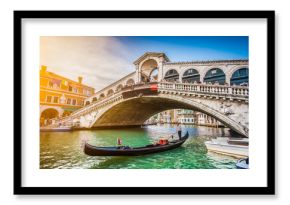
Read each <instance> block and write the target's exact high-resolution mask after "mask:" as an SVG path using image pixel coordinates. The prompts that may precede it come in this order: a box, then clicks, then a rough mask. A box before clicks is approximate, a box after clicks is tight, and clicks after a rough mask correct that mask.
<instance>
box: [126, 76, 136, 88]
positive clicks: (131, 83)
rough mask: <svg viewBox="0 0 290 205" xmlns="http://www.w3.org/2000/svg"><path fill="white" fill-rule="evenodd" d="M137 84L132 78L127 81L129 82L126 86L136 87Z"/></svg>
mask: <svg viewBox="0 0 290 205" xmlns="http://www.w3.org/2000/svg"><path fill="white" fill-rule="evenodd" d="M134 84H135V81H134V80H133V79H132V78H130V79H129V80H127V82H126V85H127V86H131V85H134Z"/></svg>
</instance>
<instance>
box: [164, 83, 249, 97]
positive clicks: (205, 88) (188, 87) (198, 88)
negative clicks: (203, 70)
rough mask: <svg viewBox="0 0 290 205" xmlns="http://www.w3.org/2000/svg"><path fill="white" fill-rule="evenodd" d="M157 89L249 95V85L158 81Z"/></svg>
mask: <svg viewBox="0 0 290 205" xmlns="http://www.w3.org/2000/svg"><path fill="white" fill-rule="evenodd" d="M158 90H169V91H170V90H174V91H184V92H192V93H204V94H217V95H231V96H239V97H246V98H247V97H248V96H249V87H246V86H228V85H210V84H191V83H171V82H160V83H159V84H158Z"/></svg>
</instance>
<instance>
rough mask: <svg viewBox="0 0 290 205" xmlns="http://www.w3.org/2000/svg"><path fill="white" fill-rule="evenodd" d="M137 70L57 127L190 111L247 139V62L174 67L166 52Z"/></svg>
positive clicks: (116, 123)
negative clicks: (211, 118) (181, 110)
mask: <svg viewBox="0 0 290 205" xmlns="http://www.w3.org/2000/svg"><path fill="white" fill-rule="evenodd" d="M134 65H135V67H136V71H134V72H133V73H130V74H129V75H127V76H125V77H123V78H121V79H120V80H118V81H116V82H115V83H113V84H111V85H109V86H107V87H105V88H104V89H102V90H100V91H98V92H96V93H95V94H94V95H93V96H91V97H89V98H87V99H86V101H85V106H84V107H83V108H81V109H79V110H77V111H75V112H74V113H72V114H71V115H70V116H69V117H66V118H62V119H60V120H59V121H57V122H56V123H55V125H56V124H57V125H59V124H65V125H72V126H78V127H82V128H92V127H120V126H136V125H142V124H143V123H144V122H145V121H146V120H147V119H148V118H150V117H151V116H153V115H155V114H157V113H159V112H162V111H165V110H169V109H191V110H196V111H200V112H203V113H206V114H208V115H210V116H212V117H214V118H216V119H217V120H219V121H220V122H222V123H223V124H225V125H226V126H228V127H230V128H231V129H233V130H235V131H236V132H238V133H240V134H242V135H244V136H248V127H249V124H248V122H249V120H248V107H249V89H248V60H223V61H196V62H170V60H169V59H168V57H167V56H166V55H165V54H164V53H145V54H144V55H143V56H141V57H140V58H138V59H137V60H136V61H135V62H134Z"/></svg>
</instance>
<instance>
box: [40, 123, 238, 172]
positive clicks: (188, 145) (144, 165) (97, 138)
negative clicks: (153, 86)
mask: <svg viewBox="0 0 290 205" xmlns="http://www.w3.org/2000/svg"><path fill="white" fill-rule="evenodd" d="M186 131H188V132H189V136H190V138H189V139H188V140H187V141H186V142H185V143H184V144H183V145H182V146H181V147H179V148H176V149H174V150H169V151H166V152H161V153H156V154H151V155H144V156H136V157H109V156H96V157H95V156H94V157H92V156H87V155H85V154H84V152H83V145H84V143H85V141H88V142H89V143H90V144H92V145H97V146H112V145H113V146H115V145H116V142H117V137H121V139H122V143H123V145H128V146H131V147H138V146H144V145H147V144H150V143H154V142H155V141H157V140H158V138H160V137H170V136H171V135H173V136H174V137H175V138H176V139H177V134H176V127H175V126H174V125H153V126H147V127H146V128H130V129H118V130H83V131H72V132H41V133H40V168H41V169H55V168H58V169H71V168H75V169H235V162H236V159H235V158H231V157H228V156H223V155H218V154H213V153H210V152H209V153H208V152H207V149H206V146H205V144H204V141H205V140H208V139H210V138H211V137H229V136H230V133H229V131H228V129H227V128H209V127H203V126H193V125H188V126H185V125H184V126H182V133H183V134H184V133H185V132H186Z"/></svg>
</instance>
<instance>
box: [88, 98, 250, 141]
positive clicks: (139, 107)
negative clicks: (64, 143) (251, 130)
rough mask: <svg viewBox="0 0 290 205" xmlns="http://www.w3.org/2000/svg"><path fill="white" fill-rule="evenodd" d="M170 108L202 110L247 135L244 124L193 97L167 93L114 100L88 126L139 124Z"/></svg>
mask: <svg viewBox="0 0 290 205" xmlns="http://www.w3.org/2000/svg"><path fill="white" fill-rule="evenodd" d="M170 109H190V110H196V111H200V112H203V113H205V114H207V115H209V116H212V117H214V118H216V119H217V120H219V121H220V122H222V123H223V124H225V125H226V126H228V127H229V128H231V129H233V130H235V131H236V132H238V133H240V134H242V135H244V136H248V130H247V129H246V128H245V126H243V125H241V124H240V123H238V122H236V121H235V120H233V119H231V118H230V117H229V116H226V115H225V114H224V113H222V112H220V111H218V110H216V109H213V108H211V107H210V106H207V105H205V104H202V103H200V102H198V101H195V100H194V99H190V98H184V97H181V96H173V95H169V94H159V95H158V96H146V97H134V98H130V99H126V100H122V101H120V102H116V103H114V104H112V105H110V106H107V107H106V108H104V109H103V110H102V111H100V112H99V113H98V114H97V115H96V116H95V118H94V120H93V121H92V123H91V125H90V127H119V126H135V125H141V124H143V123H144V122H145V121H146V120H147V119H149V118H150V117H151V116H153V115H154V114H157V113H159V112H162V111H165V110H170Z"/></svg>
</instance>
